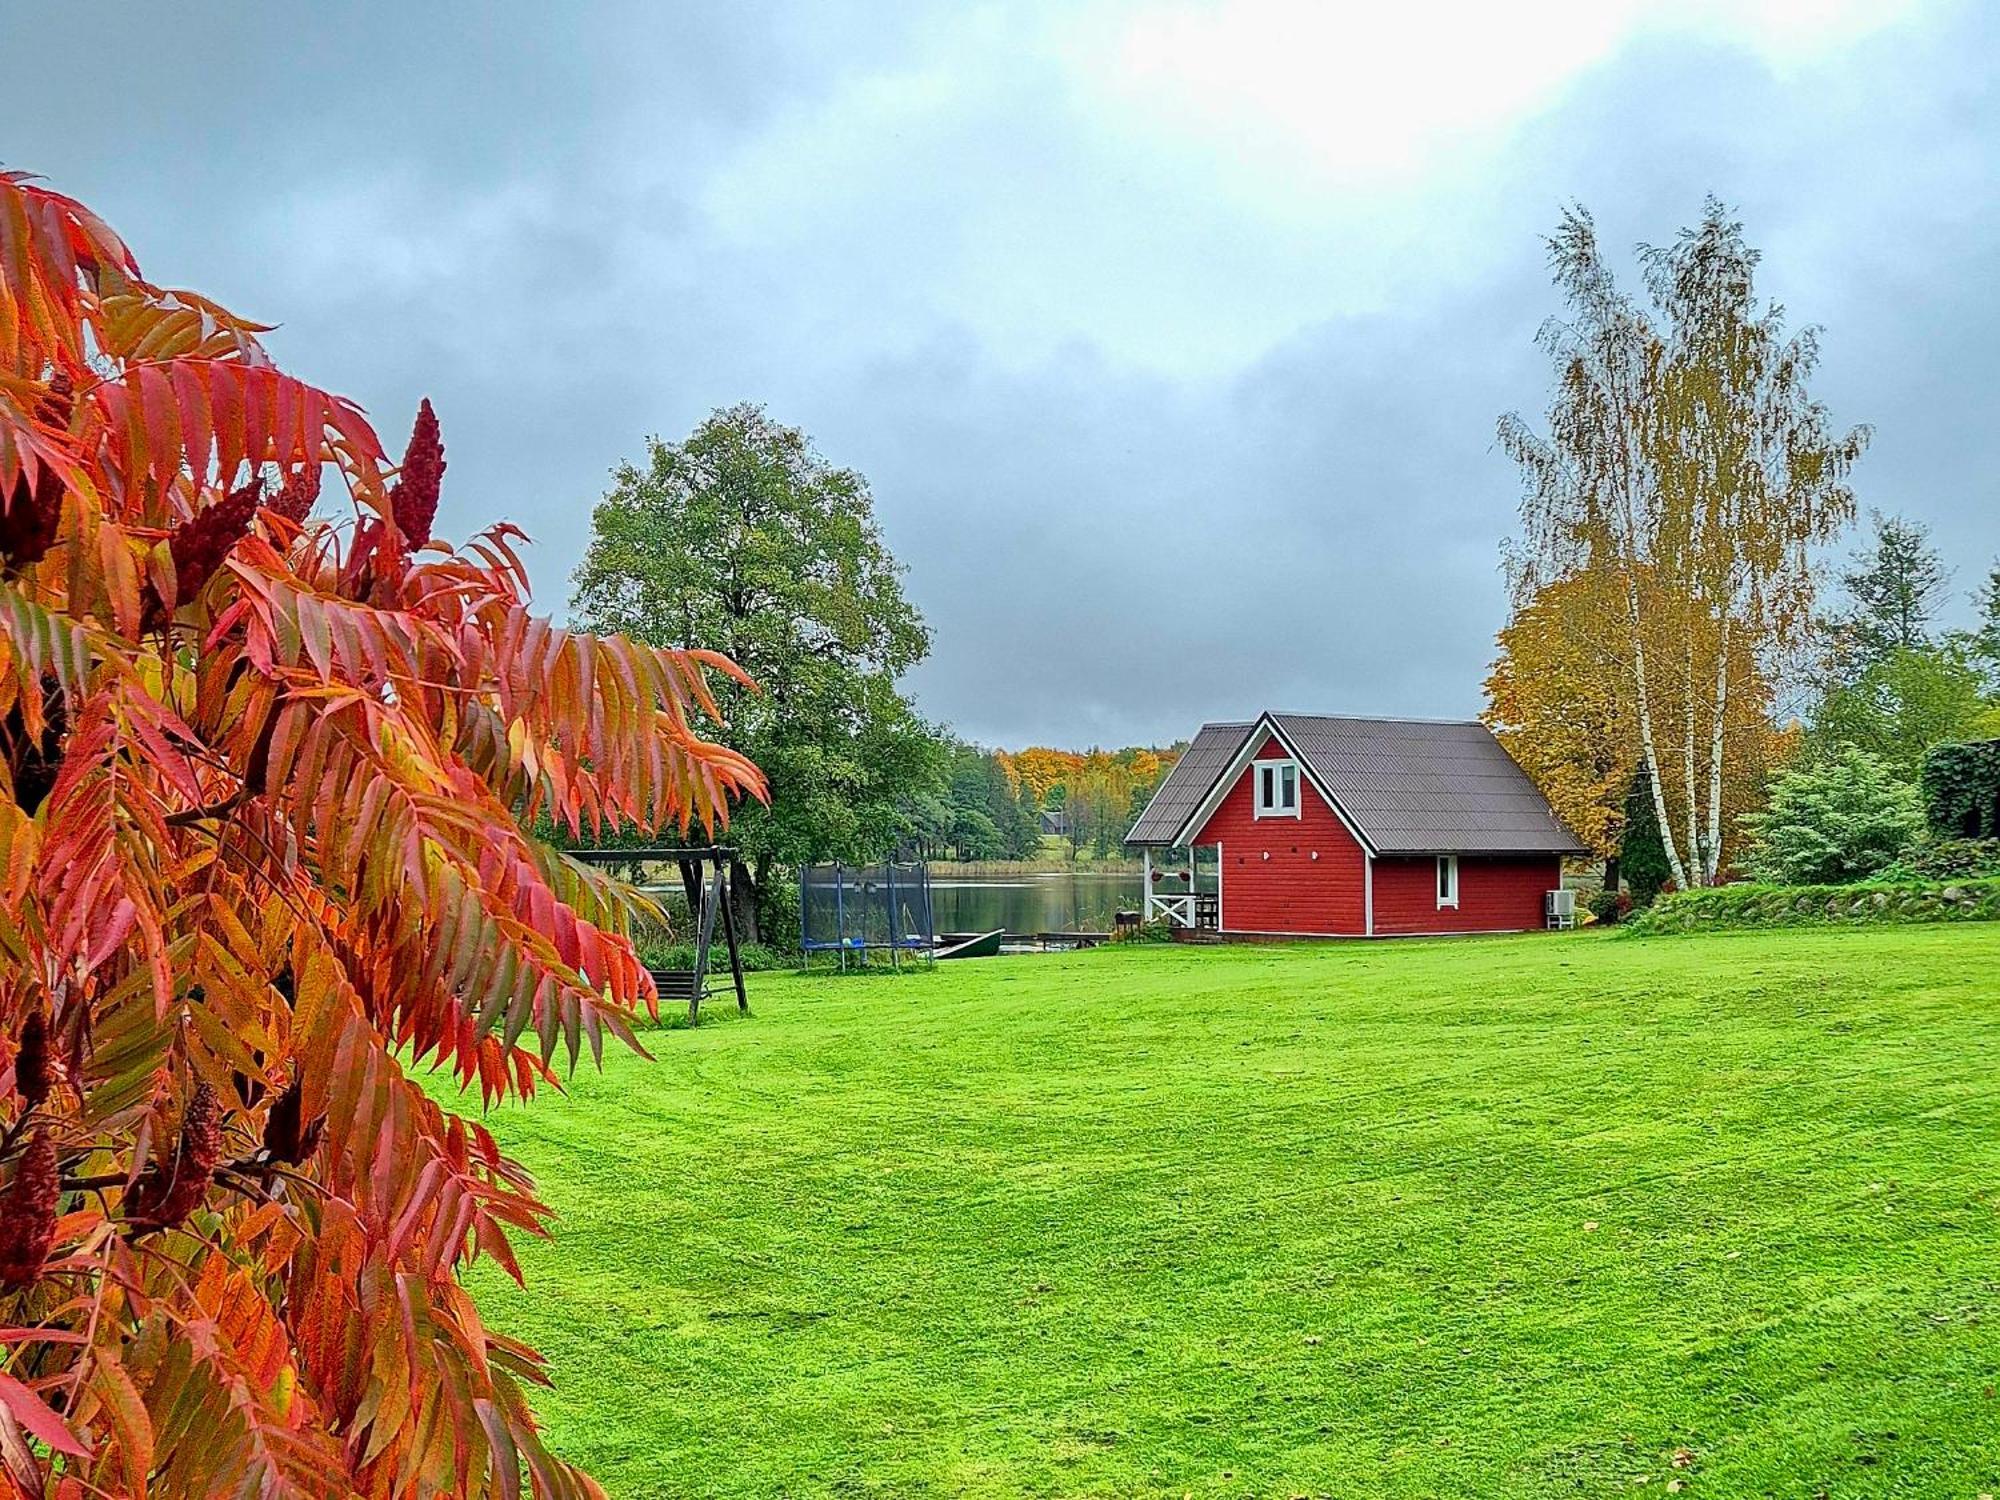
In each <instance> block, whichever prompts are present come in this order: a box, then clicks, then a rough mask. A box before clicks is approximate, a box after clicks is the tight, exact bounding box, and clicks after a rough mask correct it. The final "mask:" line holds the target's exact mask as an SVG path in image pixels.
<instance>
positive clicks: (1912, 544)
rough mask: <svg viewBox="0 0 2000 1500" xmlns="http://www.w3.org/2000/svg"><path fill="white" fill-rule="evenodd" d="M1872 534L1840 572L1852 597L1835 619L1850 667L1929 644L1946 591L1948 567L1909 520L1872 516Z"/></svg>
mask: <svg viewBox="0 0 2000 1500" xmlns="http://www.w3.org/2000/svg"><path fill="white" fill-rule="evenodd" d="M1871 519H1872V521H1873V523H1874V528H1875V537H1874V541H1873V543H1872V544H1871V545H1869V546H1868V547H1867V548H1865V549H1864V550H1862V551H1860V552H1857V553H1855V554H1854V559H1853V564H1852V566H1851V567H1849V568H1848V570H1847V571H1846V572H1844V573H1842V574H1841V575H1840V581H1841V583H1842V584H1843V585H1845V587H1846V589H1847V594H1848V598H1849V599H1850V600H1851V601H1852V603H1851V606H1850V608H1849V609H1848V611H1847V612H1846V613H1845V614H1844V615H1843V616H1841V617H1840V618H1839V619H1838V620H1837V621H1836V622H1835V631H1836V636H1837V638H1838V641H1839V644H1840V646H1841V648H1842V655H1843V658H1844V659H1845V660H1846V662H1847V663H1848V664H1849V666H1850V667H1851V669H1852V670H1853V671H1855V672H1860V671H1865V670H1866V669H1867V668H1868V667H1870V666H1872V665H1874V664H1875V663H1876V662H1879V661H1881V660H1882V659H1883V658H1884V657H1886V656H1888V655H1889V654H1890V653H1892V652H1896V651H1921V650H1923V649H1925V648H1926V647H1928V646H1930V645H1931V644H1932V633H1931V625H1932V621H1933V620H1934V619H1935V618H1936V616H1937V612H1938V609H1939V608H1940V607H1941V606H1942V605H1943V604H1944V602H1945V598H1946V596H1947V595H1948V594H1949V593H1950V591H1951V569H1950V568H1948V567H1946V566H1945V563H1944V559H1943V558H1942V557H1940V556H1939V555H1938V552H1937V549H1936V548H1935V547H1933V546H1932V545H1931V541H1930V535H1929V533H1927V532H1926V531H1925V530H1924V528H1923V527H1922V526H1920V525H1918V524H1917V523H1916V522H1914V521H1905V520H1903V519H1902V518H1901V517H1899V516H1885V515H1883V514H1882V513H1881V512H1880V511H1876V512H1875V513H1874V514H1873V516H1872V517H1871Z"/></svg>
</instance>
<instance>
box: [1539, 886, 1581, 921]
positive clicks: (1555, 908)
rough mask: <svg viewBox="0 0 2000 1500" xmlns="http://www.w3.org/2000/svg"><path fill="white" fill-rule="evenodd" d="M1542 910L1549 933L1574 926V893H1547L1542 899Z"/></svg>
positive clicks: (1561, 891)
mask: <svg viewBox="0 0 2000 1500" xmlns="http://www.w3.org/2000/svg"><path fill="white" fill-rule="evenodd" d="M1542 910H1543V913H1544V914H1545V915H1546V916H1547V917H1548V919H1549V928H1550V930H1551V931H1555V930H1559V929H1561V928H1565V927H1574V926H1576V892H1575V891H1572V890H1567V889H1564V890H1559V891H1550V892H1548V893H1547V895H1545V896H1544V897H1543V898H1542Z"/></svg>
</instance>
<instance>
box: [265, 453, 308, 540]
mask: <svg viewBox="0 0 2000 1500" xmlns="http://www.w3.org/2000/svg"><path fill="white" fill-rule="evenodd" d="M319 484H320V466H319V465H318V464H305V465H302V466H301V467H300V468H298V469H296V470H294V471H293V472H292V473H290V474H287V475H286V476H285V482H284V483H283V484H281V485H279V486H278V493H277V494H275V495H273V496H272V497H271V500H270V503H269V504H267V505H266V506H265V507H264V509H266V510H267V511H269V512H271V513H272V514H273V515H278V516H283V517H284V518H285V519H286V520H287V521H290V522H292V523H293V524H294V525H296V524H298V523H300V522H302V521H304V520H305V518H306V517H307V516H308V515H310V514H312V508H313V506H314V505H316V504H317V503H318V502H319Z"/></svg>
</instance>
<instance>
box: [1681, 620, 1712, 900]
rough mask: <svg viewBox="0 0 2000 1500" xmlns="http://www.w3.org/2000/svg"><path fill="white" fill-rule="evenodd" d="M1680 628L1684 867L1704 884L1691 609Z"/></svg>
mask: <svg viewBox="0 0 2000 1500" xmlns="http://www.w3.org/2000/svg"><path fill="white" fill-rule="evenodd" d="M1681 630H1682V635H1683V637H1684V639H1685V642H1686V646H1687V659H1686V661H1684V662H1683V663H1682V672H1681V691H1682V694H1683V699H1682V701H1683V702H1684V703H1686V705H1687V708H1686V711H1685V712H1684V713H1683V714H1682V715H1681V731H1682V744H1681V779H1682V782H1683V784H1684V795H1685V796H1686V798H1687V861H1688V868H1689V869H1690V870H1691V871H1693V872H1694V874H1695V876H1696V884H1699V885H1706V884H1707V883H1708V882H1707V881H1705V880H1702V879H1700V876H1701V873H1702V870H1703V868H1704V866H1703V862H1702V854H1701V810H1700V803H1699V801H1698V800H1697V799H1696V797H1695V793H1694V788H1695V775H1694V728H1695V724H1694V618H1693V611H1692V610H1690V611H1689V615H1688V619H1687V620H1686V621H1685V622H1684V623H1683V625H1682V627H1681Z"/></svg>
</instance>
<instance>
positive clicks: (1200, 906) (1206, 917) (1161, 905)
mask: <svg viewBox="0 0 2000 1500" xmlns="http://www.w3.org/2000/svg"><path fill="white" fill-rule="evenodd" d="M1220 855H1221V851H1220V849H1219V848H1217V846H1215V845H1213V844H1181V845H1172V844H1141V845H1140V846H1139V858H1140V870H1141V872H1142V875H1141V880H1142V886H1143V889H1144V891H1145V899H1144V903H1143V906H1142V908H1141V915H1142V920H1144V921H1147V922H1157V921H1166V922H1168V923H1169V924H1171V925H1172V926H1174V927H1180V928H1187V929H1190V930H1200V931H1206V932H1214V931H1216V930H1217V929H1218V928H1219V927H1220V926H1221V909H1222V865H1221V859H1220Z"/></svg>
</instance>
